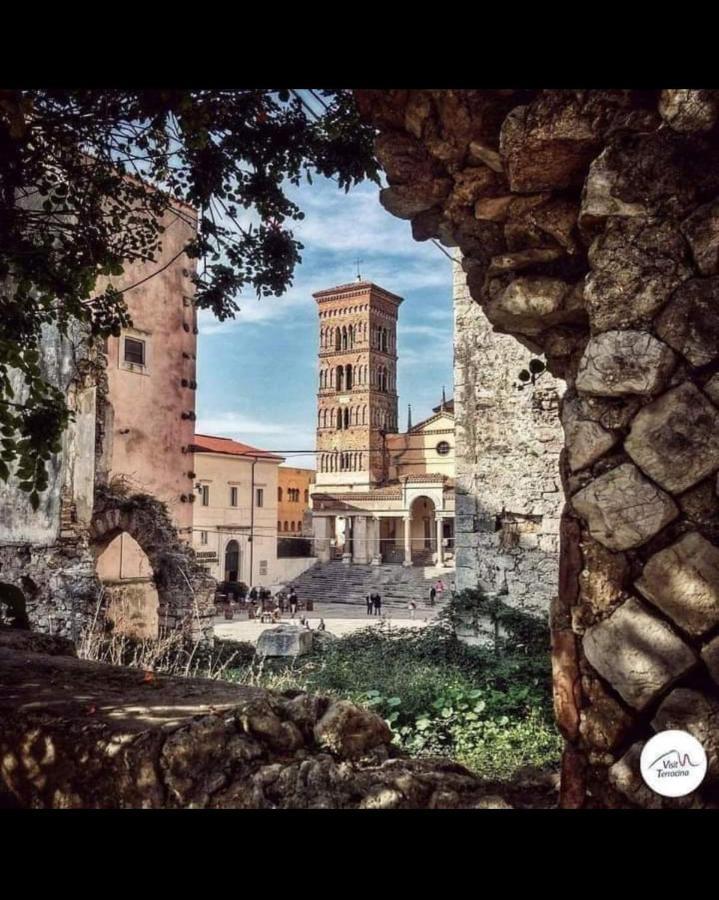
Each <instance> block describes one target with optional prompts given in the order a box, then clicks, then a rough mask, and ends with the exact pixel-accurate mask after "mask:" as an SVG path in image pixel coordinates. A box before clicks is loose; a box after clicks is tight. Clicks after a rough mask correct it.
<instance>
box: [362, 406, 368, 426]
mask: <svg viewBox="0 0 719 900" xmlns="http://www.w3.org/2000/svg"><path fill="white" fill-rule="evenodd" d="M362 424H363V425H366V424H367V407H366V406H363V407H362Z"/></svg>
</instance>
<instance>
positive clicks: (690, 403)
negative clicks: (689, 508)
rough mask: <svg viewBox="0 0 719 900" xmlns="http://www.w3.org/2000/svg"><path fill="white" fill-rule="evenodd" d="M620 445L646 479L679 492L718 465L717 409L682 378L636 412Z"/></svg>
mask: <svg viewBox="0 0 719 900" xmlns="http://www.w3.org/2000/svg"><path fill="white" fill-rule="evenodd" d="M624 449H625V450H626V451H627V453H628V454H629V455H630V456H631V458H632V459H633V460H634V462H635V463H636V464H637V465H638V466H639V467H640V469H643V470H644V472H646V473H647V475H649V477H650V478H652V479H654V481H656V482H657V483H658V484H660V485H661V486H662V487H663V488H666V490H668V491H672V492H673V493H681V492H682V491H685V490H687V489H688V488H690V487H691V486H692V485H694V484H696V483H697V482H698V481H701V480H702V478H706V476H707V475H710V474H711V473H712V472H714V471H716V470H717V469H718V468H719V411H718V410H717V408H716V407H715V406H714V405H713V404H712V403H710V402H709V400H707V398H706V397H705V396H704V394H703V393H702V392H701V391H700V390H699V389H698V388H697V387H695V385H693V384H692V383H691V382H689V381H685V382H684V383H683V384H680V385H679V386H678V387H675V388H672V389H671V390H669V391H667V392H666V393H665V394H662V396H661V397H659V398H658V399H657V400H655V401H654V402H653V403H650V404H648V405H647V406H645V407H644V408H643V409H641V410H640V411H639V412H638V413H637V414H636V416H635V417H634V421H633V422H632V426H631V429H630V432H629V436H628V437H627V439H626V440H625V441H624Z"/></svg>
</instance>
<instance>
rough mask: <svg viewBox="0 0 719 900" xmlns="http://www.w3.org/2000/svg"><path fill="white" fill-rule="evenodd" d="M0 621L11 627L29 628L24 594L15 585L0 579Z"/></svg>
mask: <svg viewBox="0 0 719 900" xmlns="http://www.w3.org/2000/svg"><path fill="white" fill-rule="evenodd" d="M0 623H1V624H3V625H9V626H10V627H11V628H22V629H24V630H27V631H29V630H30V621H29V620H28V616H27V608H26V603H25V594H23V592H22V591H21V590H20V588H19V587H17V585H14V584H7V583H6V582H4V581H0Z"/></svg>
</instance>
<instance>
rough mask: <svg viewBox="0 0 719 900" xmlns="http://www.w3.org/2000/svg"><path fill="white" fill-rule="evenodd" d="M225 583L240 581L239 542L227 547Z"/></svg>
mask: <svg viewBox="0 0 719 900" xmlns="http://www.w3.org/2000/svg"><path fill="white" fill-rule="evenodd" d="M224 580H225V581H239V580H240V545H239V544H238V543H237V541H235V540H232V541H228V542H227V546H226V547H225V579H224Z"/></svg>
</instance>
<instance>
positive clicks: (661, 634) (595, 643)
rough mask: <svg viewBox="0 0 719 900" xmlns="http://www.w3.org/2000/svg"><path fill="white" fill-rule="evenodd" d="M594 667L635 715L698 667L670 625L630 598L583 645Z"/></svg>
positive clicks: (588, 634) (588, 636)
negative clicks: (635, 710)
mask: <svg viewBox="0 0 719 900" xmlns="http://www.w3.org/2000/svg"><path fill="white" fill-rule="evenodd" d="M582 647H583V649H584V654H585V656H586V658H587V660H588V662H589V663H590V665H591V666H592V667H593V668H594V669H596V670H597V672H599V674H600V675H601V676H602V678H604V679H606V681H608V682H609V684H610V685H611V686H612V687H613V688H614V689H615V690H616V691H617V693H618V694H619V695H620V696H621V697H622V699H623V700H624V701H625V702H626V703H628V704H629V705H630V706H632V707H634V708H635V709H638V710H641V709H644V708H645V707H646V706H647V705H648V704H649V703H651V702H652V701H653V700H654V699H655V698H656V697H658V696H659V694H661V693H662V692H663V691H664V690H666V689H667V688H668V687H669V686H670V685H671V684H673V683H674V682H676V681H677V680H678V679H679V678H681V677H682V676H683V675H685V674H686V673H687V672H688V671H689V670H690V669H691V668H692V667H693V666H694V664H695V663H696V661H697V660H696V657H695V655H694V653H693V651H692V650H691V649H690V648H689V647H688V646H687V645H686V644H685V643H684V641H682V639H681V638H680V637H679V636H678V635H677V634H676V633H675V632H674V631H673V630H672V629H671V628H670V627H669V626H668V625H667V624H666V622H664V621H662V620H661V619H658V618H657V617H656V616H653V615H651V614H650V613H649V612H648V611H647V609H646V608H645V607H644V605H643V604H641V603H640V602H639V601H638V600H635V599H634V598H630V599H629V600H627V601H626V603H623V604H622V606H620V607H619V608H618V609H617V610H615V611H614V612H613V613H612V614H611V616H609V618H607V619H604V620H603V621H602V622H600V623H599V624H598V625H594V626H593V627H592V628H590V629H588V630H587V632H586V634H585V635H584V638H583V641H582Z"/></svg>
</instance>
